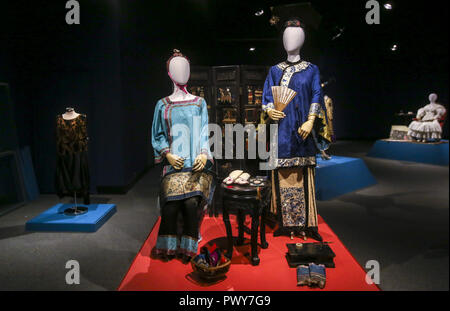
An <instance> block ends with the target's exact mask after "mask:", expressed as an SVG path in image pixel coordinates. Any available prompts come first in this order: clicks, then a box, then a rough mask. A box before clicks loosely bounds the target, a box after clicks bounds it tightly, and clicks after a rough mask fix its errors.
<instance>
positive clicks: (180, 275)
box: [119, 216, 379, 291]
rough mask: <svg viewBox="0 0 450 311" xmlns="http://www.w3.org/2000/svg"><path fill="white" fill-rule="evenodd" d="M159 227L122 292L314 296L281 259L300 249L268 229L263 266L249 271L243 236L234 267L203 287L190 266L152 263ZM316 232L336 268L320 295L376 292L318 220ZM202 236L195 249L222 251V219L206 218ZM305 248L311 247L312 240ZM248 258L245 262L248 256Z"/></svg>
mask: <svg viewBox="0 0 450 311" xmlns="http://www.w3.org/2000/svg"><path fill="white" fill-rule="evenodd" d="M231 222H232V226H233V236H234V237H237V223H236V219H235V217H233V216H231ZM159 223H160V221H159V220H158V222H157V223H156V225H155V227H154V228H153V230H152V232H151V233H150V235H149V237H148V239H147V241H145V243H144V245H143V247H142V249H141V250H140V251H139V253H138V255H137V257H136V258H135V260H134V262H133V263H132V265H131V267H130V269H129V271H128V273H127V274H126V276H125V278H124V279H123V281H122V283H121V284H120V287H119V290H123V291H146V290H149V291H150V290H156V291H209V290H210V291H301V290H315V291H321V290H320V289H310V288H308V287H297V277H296V269H293V268H289V266H288V264H287V261H286V258H285V254H286V251H287V248H286V243H298V242H302V240H300V239H298V238H296V239H294V241H291V240H290V238H289V237H277V238H274V237H273V234H272V230H271V229H270V228H269V227H267V241H268V243H269V248H268V249H265V250H264V249H259V256H260V259H261V263H260V265H259V266H256V267H253V266H252V265H251V264H250V262H249V259H248V258H249V257H248V255H247V254H248V253H250V245H249V243H250V240H249V239H250V237H249V235H247V234H246V235H245V238H246V241H245V244H244V246H235V248H234V252H233V261H232V265H231V268H230V271H229V272H228V274H227V277H226V279H224V280H222V281H220V282H218V283H216V284H208V285H206V284H204V283H202V282H201V281H199V280H198V279H197V278H196V277H195V275H194V274H193V273H192V268H191V265H190V264H187V265H184V264H182V263H181V261H179V260H177V259H174V260H172V261H170V262H162V261H160V260H158V259H154V258H153V255H151V250H152V249H153V247H154V246H155V244H156V238H157V235H158V229H159ZM319 231H320V234H321V235H322V237H323V239H324V241H327V242H332V243H331V244H330V247H331V248H332V249H333V251H334V252H335V254H336V258H335V264H336V268H333V269H332V268H330V269H328V268H327V284H326V287H325V289H324V290H329V291H377V290H379V289H378V287H377V286H376V285H368V284H367V283H366V282H365V275H366V273H365V271H364V270H363V268H362V267H361V266H360V265H359V264H358V262H357V261H356V260H355V259H354V258H353V256H352V255H351V254H350V252H349V251H348V250H347V249H346V248H345V246H344V245H343V244H342V242H341V241H340V240H339V239H338V237H337V236H336V235H335V234H334V232H333V231H332V230H331V229H330V227H329V226H328V225H327V224H326V223H325V222H324V221H323V219H322V218H321V217H320V219H319ZM201 233H202V235H203V240H202V241H201V242H200V245H199V247H201V246H203V245H204V244H205V243H207V242H210V241H214V242H215V243H216V244H217V245H219V246H220V247H222V248H225V246H226V232H225V226H224V224H223V221H222V218H221V217H219V218H209V217H205V219H204V221H203V225H202V230H201ZM308 242H314V241H313V240H311V241H308ZM246 255H247V256H246Z"/></svg>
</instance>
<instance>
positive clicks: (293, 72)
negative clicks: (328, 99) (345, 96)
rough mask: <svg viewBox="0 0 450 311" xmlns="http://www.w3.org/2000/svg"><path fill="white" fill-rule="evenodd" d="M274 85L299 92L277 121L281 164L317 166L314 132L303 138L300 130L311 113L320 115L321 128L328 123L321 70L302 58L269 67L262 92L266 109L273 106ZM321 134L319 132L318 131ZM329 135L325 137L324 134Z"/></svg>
mask: <svg viewBox="0 0 450 311" xmlns="http://www.w3.org/2000/svg"><path fill="white" fill-rule="evenodd" d="M272 86H285V87H288V88H290V89H292V90H294V91H296V92H297V95H296V96H295V97H294V99H293V100H292V102H291V103H290V104H289V105H288V106H287V107H286V108H285V110H284V111H283V112H284V113H285V114H286V117H285V118H284V119H282V120H280V121H279V123H278V159H279V160H278V165H277V166H278V167H293V166H309V165H315V163H316V162H315V155H316V153H317V147H316V144H315V142H314V139H313V137H312V135H309V136H308V137H307V138H306V140H303V139H302V137H301V136H300V134H299V133H298V129H299V128H300V127H301V126H302V125H303V123H305V122H306V121H307V120H308V117H309V116H310V115H315V116H316V117H317V120H316V124H317V125H318V127H317V128H318V129H323V125H325V124H326V114H325V112H324V111H325V107H324V103H323V96H322V87H321V85H320V72H319V69H318V67H317V66H316V65H313V64H311V63H308V62H306V61H301V62H298V63H288V62H283V63H281V64H278V65H276V66H273V67H272V68H271V69H270V72H269V74H268V76H267V79H266V82H265V85H264V91H263V110H264V111H267V109H269V108H272V109H274V108H275V107H274V104H273V103H274V100H273V95H272ZM319 135H320V133H319ZM325 138H326V137H325Z"/></svg>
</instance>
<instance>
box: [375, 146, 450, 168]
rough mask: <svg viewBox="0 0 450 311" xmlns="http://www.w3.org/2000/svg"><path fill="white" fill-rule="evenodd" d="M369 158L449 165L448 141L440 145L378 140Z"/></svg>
mask: <svg viewBox="0 0 450 311" xmlns="http://www.w3.org/2000/svg"><path fill="white" fill-rule="evenodd" d="M367 156H368V157H374V158H383V159H390V160H399V161H409V162H419V163H426V164H434V165H448V141H443V143H440V144H423V143H413V142H395V141H386V140H378V141H377V142H376V143H375V145H374V146H373V147H372V149H371V150H370V151H369V153H368V154H367Z"/></svg>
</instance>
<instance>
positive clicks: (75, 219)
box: [25, 204, 117, 232]
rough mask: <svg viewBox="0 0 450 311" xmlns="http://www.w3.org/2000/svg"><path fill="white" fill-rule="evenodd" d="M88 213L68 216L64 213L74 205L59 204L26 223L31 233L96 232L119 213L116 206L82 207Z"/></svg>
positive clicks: (94, 205)
mask: <svg viewBox="0 0 450 311" xmlns="http://www.w3.org/2000/svg"><path fill="white" fill-rule="evenodd" d="M82 206H85V207H88V212H87V213H86V214H83V215H79V216H67V215H65V214H64V211H65V210H66V209H67V208H70V207H73V204H57V205H55V206H53V207H52V208H50V209H48V210H46V211H45V212H43V213H42V214H40V215H39V216H37V217H35V218H33V219H31V220H30V221H28V222H27V223H26V226H25V228H26V230H29V231H58V232H96V231H97V230H98V229H99V228H100V227H101V226H103V224H104V223H105V222H106V221H108V219H109V218H111V216H112V215H114V213H115V212H116V211H117V209H116V205H114V204H91V205H82Z"/></svg>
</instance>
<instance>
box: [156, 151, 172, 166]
mask: <svg viewBox="0 0 450 311" xmlns="http://www.w3.org/2000/svg"><path fill="white" fill-rule="evenodd" d="M169 152H170V148H163V149H162V150H161V151H160V153H159V155H157V156H156V157H155V164H159V163H161V162H162V161H163V160H164V158H165V157H166V155H167V154H168V153H169Z"/></svg>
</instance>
